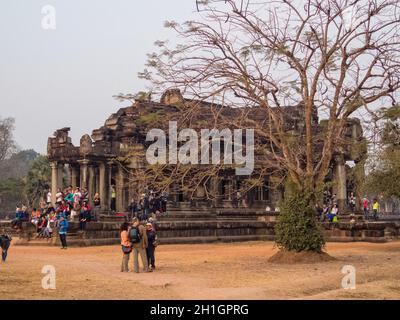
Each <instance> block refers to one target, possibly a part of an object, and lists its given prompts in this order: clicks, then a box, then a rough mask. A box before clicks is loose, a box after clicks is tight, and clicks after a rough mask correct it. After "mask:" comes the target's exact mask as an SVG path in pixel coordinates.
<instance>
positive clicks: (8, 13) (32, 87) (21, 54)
mask: <svg viewBox="0 0 400 320" xmlns="http://www.w3.org/2000/svg"><path fill="white" fill-rule="evenodd" d="M45 5H51V6H53V7H54V8H55V10H56V30H44V29H43V28H42V19H43V17H44V14H42V12H41V10H42V7H43V6H45ZM194 10H195V1H194V0H145V1H141V0H140V1H139V0H113V1H109V0H84V1H78V0H47V1H40V0H29V1H27V0H0V39H1V40H0V41H1V44H0V99H1V100H0V105H1V109H0V110H1V111H0V116H1V117H2V118H4V117H14V118H15V119H16V130H15V132H14V137H15V140H16V141H17V143H18V145H19V146H20V147H21V148H23V149H28V148H33V149H35V150H36V151H38V152H41V153H45V152H46V145H47V138H48V137H49V136H51V135H52V134H53V132H54V131H55V130H56V129H58V128H62V127H71V132H70V135H71V137H72V139H73V142H74V144H75V145H77V144H78V143H79V139H80V137H81V136H82V135H83V134H85V133H89V134H91V132H92V130H93V129H96V128H99V127H100V126H102V125H103V124H104V121H105V120H106V118H107V117H108V116H109V115H110V114H111V113H113V112H116V111H117V110H118V109H119V107H121V106H123V105H124V104H122V105H121V104H120V103H119V102H118V101H116V100H114V99H113V98H112V95H114V94H118V93H120V92H123V93H136V92H138V91H140V90H144V89H145V82H143V81H142V80H139V79H138V78H137V73H138V72H139V71H142V70H143V68H144V64H145V62H146V54H147V53H150V52H153V51H154V50H155V47H154V45H153V43H154V41H156V40H164V39H166V38H167V37H168V36H171V35H173V34H171V33H170V32H169V31H168V30H166V29H165V28H164V27H163V24H164V21H165V20H176V21H183V20H186V19H189V18H190V16H191V14H192V13H193V12H194ZM125 105H126V103H125Z"/></svg>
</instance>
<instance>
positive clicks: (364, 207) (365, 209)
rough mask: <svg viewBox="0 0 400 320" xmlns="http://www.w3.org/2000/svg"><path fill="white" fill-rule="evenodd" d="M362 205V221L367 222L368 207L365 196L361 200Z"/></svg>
mask: <svg viewBox="0 0 400 320" xmlns="http://www.w3.org/2000/svg"><path fill="white" fill-rule="evenodd" d="M362 204H363V211H364V219H365V220H368V206H369V200H368V198H367V196H366V195H365V196H364V198H363V199H362Z"/></svg>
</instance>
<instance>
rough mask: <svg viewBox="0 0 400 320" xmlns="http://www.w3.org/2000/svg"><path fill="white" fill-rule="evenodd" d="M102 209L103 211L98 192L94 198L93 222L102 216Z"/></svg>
mask: <svg viewBox="0 0 400 320" xmlns="http://www.w3.org/2000/svg"><path fill="white" fill-rule="evenodd" d="M100 209H101V202H100V194H99V193H98V192H96V193H95V195H94V197H93V215H92V219H93V221H97V218H98V216H99V214H100Z"/></svg>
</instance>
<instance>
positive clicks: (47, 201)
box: [46, 189, 51, 204]
mask: <svg viewBox="0 0 400 320" xmlns="http://www.w3.org/2000/svg"><path fill="white" fill-rule="evenodd" d="M46 203H47V204H50V203H51V190H50V189H49V192H47V195H46Z"/></svg>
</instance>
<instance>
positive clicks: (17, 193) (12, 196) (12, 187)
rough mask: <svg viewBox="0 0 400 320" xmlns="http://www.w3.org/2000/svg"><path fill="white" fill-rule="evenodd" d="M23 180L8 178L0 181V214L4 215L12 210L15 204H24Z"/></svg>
mask: <svg viewBox="0 0 400 320" xmlns="http://www.w3.org/2000/svg"><path fill="white" fill-rule="evenodd" d="M24 186H25V182H24V180H23V179H15V178H9V179H6V180H2V181H0V207H1V211H0V215H1V216H5V215H9V214H10V213H12V212H14V210H15V208H16V206H20V205H21V204H26V201H27V199H26V196H25V194H24V192H21V190H24Z"/></svg>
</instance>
